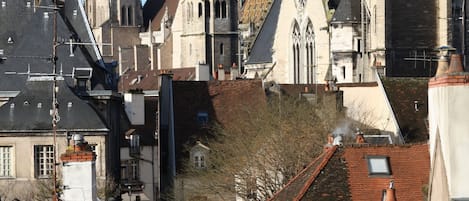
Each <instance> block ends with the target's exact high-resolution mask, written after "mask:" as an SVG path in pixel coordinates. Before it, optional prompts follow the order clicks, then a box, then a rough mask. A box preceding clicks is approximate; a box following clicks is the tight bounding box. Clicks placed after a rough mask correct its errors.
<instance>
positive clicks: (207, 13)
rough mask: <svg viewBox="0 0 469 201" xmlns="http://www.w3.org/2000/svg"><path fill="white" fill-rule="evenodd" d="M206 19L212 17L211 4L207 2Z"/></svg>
mask: <svg viewBox="0 0 469 201" xmlns="http://www.w3.org/2000/svg"><path fill="white" fill-rule="evenodd" d="M205 17H206V18H209V17H210V2H209V1H207V0H205Z"/></svg>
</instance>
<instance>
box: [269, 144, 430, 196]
mask: <svg viewBox="0 0 469 201" xmlns="http://www.w3.org/2000/svg"><path fill="white" fill-rule="evenodd" d="M329 151H330V150H328V151H326V153H325V154H328V153H329ZM333 152H334V154H333V155H330V156H329V159H327V158H324V157H323V158H322V159H321V157H322V156H321V157H319V158H318V159H315V161H316V160H322V161H327V164H326V165H317V166H316V169H312V168H310V167H307V168H306V170H305V171H302V172H301V173H300V174H299V176H297V177H295V178H294V179H292V181H291V182H289V183H288V184H287V186H286V187H285V188H284V189H282V190H280V191H279V192H278V193H277V194H276V197H275V198H274V200H291V199H292V198H293V197H296V198H297V199H296V200H381V199H382V197H381V196H382V191H383V190H384V189H386V188H387V187H388V185H389V182H390V181H394V186H395V189H396V197H397V200H400V201H413V200H423V199H424V192H422V188H423V187H424V186H425V185H426V184H427V183H428V179H429V172H430V156H429V152H428V145H427V144H412V145H401V146H393V145H386V146H383V145H369V144H363V145H353V146H345V147H338V148H337V149H336V150H334V151H333ZM367 156H386V157H388V158H389V164H390V168H391V172H392V173H391V175H389V176H370V175H369V173H368V161H367V159H366V157H367ZM313 163H314V161H313ZM305 172H308V176H309V178H307V179H298V178H302V177H303V176H304V175H305V174H306V173H305ZM317 172H321V174H314V173H317ZM306 180H307V181H310V180H312V182H304V181H306ZM295 182H299V184H293V183H295ZM293 185H296V186H302V187H300V188H292V187H291V186H293ZM304 188H306V189H307V191H306V192H304V191H303V189H304ZM286 191H290V192H286ZM283 195H286V196H288V197H282V198H284V199H278V198H279V196H283Z"/></svg>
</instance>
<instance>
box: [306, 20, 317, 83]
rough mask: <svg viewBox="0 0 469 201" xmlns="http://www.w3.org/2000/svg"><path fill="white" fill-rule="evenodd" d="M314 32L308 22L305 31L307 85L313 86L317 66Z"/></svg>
mask: <svg viewBox="0 0 469 201" xmlns="http://www.w3.org/2000/svg"><path fill="white" fill-rule="evenodd" d="M314 42H315V41H314V31H313V24H312V23H311V21H309V22H308V25H307V26H306V30H305V51H306V55H305V56H306V83H308V84H311V83H313V81H314V79H313V78H314V77H315V75H314V67H315V66H314V65H315V58H314V57H315V51H316V50H315V43H314Z"/></svg>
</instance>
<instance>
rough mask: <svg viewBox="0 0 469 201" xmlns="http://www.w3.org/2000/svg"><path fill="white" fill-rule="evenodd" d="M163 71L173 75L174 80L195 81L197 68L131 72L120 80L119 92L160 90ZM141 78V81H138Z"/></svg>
mask: <svg viewBox="0 0 469 201" xmlns="http://www.w3.org/2000/svg"><path fill="white" fill-rule="evenodd" d="M162 71H165V72H169V73H172V74H173V80H194V79H195V68H173V69H164V70H150V69H145V70H138V71H134V70H130V71H127V72H126V73H125V74H123V75H122V76H121V77H120V79H119V91H121V92H122V91H123V92H126V91H129V90H136V89H141V90H158V89H159V86H158V81H159V75H160V74H161V73H162ZM138 76H141V79H140V81H137V79H138Z"/></svg>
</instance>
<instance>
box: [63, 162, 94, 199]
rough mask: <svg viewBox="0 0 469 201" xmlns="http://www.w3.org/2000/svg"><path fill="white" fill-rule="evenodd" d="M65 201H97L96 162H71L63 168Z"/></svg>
mask: <svg viewBox="0 0 469 201" xmlns="http://www.w3.org/2000/svg"><path fill="white" fill-rule="evenodd" d="M62 169H63V171H62V174H63V177H62V181H63V185H64V186H66V187H67V188H66V189H64V191H63V198H62V199H63V200H64V201H96V198H97V194H96V178H95V177H94V176H96V172H95V169H96V167H95V162H94V161H86V162H69V163H66V164H65V165H64V166H63V167H62Z"/></svg>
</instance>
